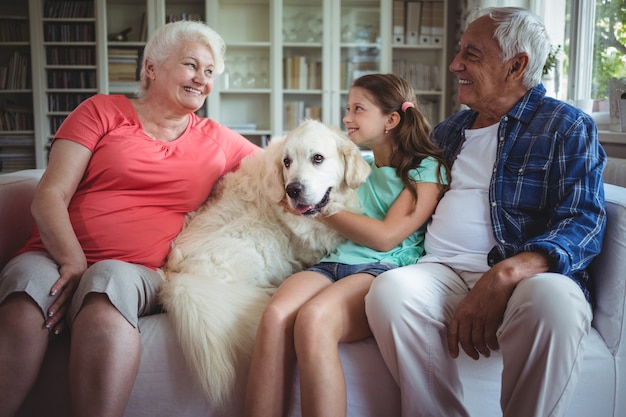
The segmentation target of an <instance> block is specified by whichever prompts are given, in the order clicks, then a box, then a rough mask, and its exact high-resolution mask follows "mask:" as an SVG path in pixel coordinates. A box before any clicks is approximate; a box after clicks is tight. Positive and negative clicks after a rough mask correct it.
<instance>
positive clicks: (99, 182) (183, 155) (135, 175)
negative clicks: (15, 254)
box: [20, 94, 258, 268]
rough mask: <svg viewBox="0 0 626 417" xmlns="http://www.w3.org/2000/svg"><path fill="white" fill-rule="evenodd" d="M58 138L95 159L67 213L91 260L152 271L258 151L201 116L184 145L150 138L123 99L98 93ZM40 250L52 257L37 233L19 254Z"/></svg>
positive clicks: (194, 120) (69, 120) (70, 118)
mask: <svg viewBox="0 0 626 417" xmlns="http://www.w3.org/2000/svg"><path fill="white" fill-rule="evenodd" d="M56 138H63V139H69V140H72V141H74V142H77V143H80V144H81V145H84V146H85V147H87V148H89V150H91V152H92V154H93V155H92V158H91V161H90V162H89V165H88V166H87V170H86V171H85V175H84V177H83V179H82V180H81V182H80V184H79V186H78V189H77V190H76V193H75V194H74V197H73V198H72V200H71V202H70V204H69V208H68V210H69V214H70V219H71V221H72V225H73V227H74V230H75V233H76V235H77V237H78V240H79V241H80V243H81V245H82V247H83V250H84V251H85V255H86V256H87V261H88V262H89V263H90V264H91V263H94V262H97V261H99V260H104V259H118V260H122V261H127V262H132V263H137V264H142V265H145V266H148V267H150V268H158V267H159V266H161V265H162V264H163V262H164V261H165V257H166V256H167V253H168V251H169V248H170V243H171V241H172V240H173V239H174V238H175V237H176V235H177V234H178V233H179V232H180V230H181V228H182V226H183V222H184V217H185V214H186V213H188V212H190V211H193V210H195V209H196V208H198V206H199V205H200V204H202V203H203V202H204V201H205V199H206V198H207V196H208V194H209V192H210V191H211V189H212V188H213V185H214V184H215V182H216V181H217V180H218V179H219V178H220V177H221V176H222V175H224V174H225V173H227V172H229V171H232V170H234V169H235V168H237V167H238V166H239V163H240V161H241V159H242V158H243V157H245V156H246V155H248V154H250V153H252V152H255V151H256V150H257V149H258V147H257V146H256V145H254V144H252V143H251V142H249V141H248V140H247V139H246V138H244V137H243V136H241V135H239V134H238V133H236V132H234V131H232V130H230V129H228V128H226V127H225V126H222V125H220V124H218V123H216V122H214V121H212V120H210V119H205V118H199V117H197V116H196V115H195V114H192V115H191V118H190V123H189V125H188V127H187V129H186V131H185V133H183V134H182V135H181V137H180V138H178V139H176V140H174V141H172V142H161V141H157V140H154V139H151V138H150V137H148V136H147V135H146V134H145V132H144V130H143V127H142V126H141V123H140V122H139V118H138V117H137V113H136V112H135V109H134V107H133V105H132V103H131V102H130V100H128V99H127V98H126V97H125V96H123V95H102V94H99V95H96V96H93V97H91V98H90V99H88V100H86V101H84V102H83V103H81V104H80V106H79V107H78V108H77V109H76V110H75V111H74V112H72V113H71V114H70V115H69V116H68V117H67V119H66V120H65V122H64V123H63V124H62V126H61V127H60V128H59V130H58V132H57V134H56V136H55V139H56ZM53 146H54V142H53ZM34 250H45V248H44V246H43V243H42V242H41V238H40V236H39V233H38V231H37V228H36V227H35V230H34V231H33V235H32V236H31V238H30V239H29V241H28V242H27V243H26V244H25V246H24V247H23V248H22V249H21V250H20V252H27V251H34Z"/></svg>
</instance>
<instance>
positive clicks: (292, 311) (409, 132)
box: [245, 74, 447, 417]
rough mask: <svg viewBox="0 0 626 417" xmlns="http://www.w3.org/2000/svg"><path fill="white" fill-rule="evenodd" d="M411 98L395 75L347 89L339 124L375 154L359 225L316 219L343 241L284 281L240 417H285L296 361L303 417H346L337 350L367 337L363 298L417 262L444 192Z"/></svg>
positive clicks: (352, 220)
mask: <svg viewBox="0 0 626 417" xmlns="http://www.w3.org/2000/svg"><path fill="white" fill-rule="evenodd" d="M414 98H415V93H414V91H413V89H412V88H411V86H410V85H409V84H408V83H407V82H406V81H405V80H403V79H402V78H400V77H398V76H396V75H393V74H371V75H365V76H363V77H361V78H359V79H357V80H356V81H355V82H354V84H353V85H352V88H351V89H350V95H349V99H348V106H347V109H346V110H347V112H346V115H345V116H344V118H343V122H344V124H345V125H346V127H347V129H348V134H349V136H350V139H351V140H352V141H353V142H354V143H356V144H357V145H359V146H363V147H367V148H370V149H371V150H372V151H373V154H374V156H373V158H371V157H369V158H367V159H368V162H369V163H370V165H371V167H372V173H371V174H370V176H369V178H368V180H367V181H366V183H364V184H363V185H362V186H361V187H360V188H359V190H358V191H359V197H360V200H361V206H362V211H363V215H360V214H356V213H351V212H347V211H342V212H340V213H337V214H335V215H332V216H330V217H325V218H323V219H322V221H324V222H326V223H327V224H329V225H330V226H332V227H333V228H335V229H336V230H338V231H339V232H340V233H341V234H342V235H344V236H345V237H346V238H348V239H349V240H348V241H346V242H345V243H343V244H342V245H340V246H339V248H337V250H336V251H335V252H333V253H332V254H330V255H328V256H326V257H325V258H324V259H323V260H322V262H321V263H319V264H317V265H315V266H313V267H311V268H309V269H307V270H305V271H302V272H299V273H296V274H294V275H292V276H291V277H289V278H288V279H287V280H286V281H285V282H284V283H283V284H282V285H281V286H280V287H279V288H278V290H277V291H276V293H275V294H274V296H273V297H272V299H271V300H270V303H269V304H268V306H267V307H266V309H265V311H264V313H263V315H262V317H261V320H260V323H259V327H258V330H257V336H256V343H255V348H254V352H253V355H252V362H251V365H250V372H249V377H248V386H247V392H246V404H245V414H246V416H248V417H252V416H278V415H285V414H287V411H288V407H289V398H288V396H289V393H290V391H291V386H292V372H293V369H294V366H293V365H294V363H295V358H296V357H297V360H298V366H299V371H300V389H301V399H302V415H303V416H323V417H329V416H341V415H345V414H346V412H347V405H346V387H345V380H344V375H343V370H342V367H341V362H340V360H339V351H338V344H339V343H341V342H353V341H357V340H360V339H364V338H366V337H368V336H370V335H371V332H370V329H369V326H368V323H367V317H366V316H365V302H364V297H365V294H366V293H367V292H368V290H369V287H370V284H371V282H372V280H373V279H374V278H375V277H376V276H377V275H379V274H381V273H382V272H384V271H387V270H389V269H391V268H395V267H398V266H404V265H408V264H413V263H415V262H416V261H417V259H418V258H419V257H420V256H421V255H422V253H423V250H424V249H423V240H424V231H425V227H426V222H427V221H428V219H429V218H430V216H431V214H432V213H433V211H434V210H435V206H436V205H437V202H438V201H439V198H440V196H441V194H442V191H443V188H444V187H445V184H447V168H446V167H445V163H444V161H443V159H442V158H441V157H440V156H439V151H438V149H437V148H436V147H435V146H434V145H433V144H432V143H431V142H430V139H429V136H428V135H429V131H430V127H429V125H428V123H427V121H426V119H425V118H424V116H423V115H422V114H421V113H420V112H419V111H418V110H417V108H416V107H415V104H414V101H413V100H414ZM331 284H333V285H331Z"/></svg>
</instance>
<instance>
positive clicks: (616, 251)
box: [590, 184, 626, 355]
mask: <svg viewBox="0 0 626 417" xmlns="http://www.w3.org/2000/svg"><path fill="white" fill-rule="evenodd" d="M604 190H605V199H606V211H607V227H606V233H605V235H604V241H603V244H602V251H601V253H600V254H599V255H598V256H597V257H596V258H595V259H594V260H593V262H592V264H591V269H590V272H591V276H592V278H593V282H594V285H595V300H594V301H595V307H594V313H593V314H594V318H593V323H592V325H593V327H594V328H595V329H596V330H598V332H599V333H600V335H602V337H603V338H604V341H605V342H606V344H607V347H608V348H609V351H610V352H611V353H612V354H613V355H618V354H620V355H626V340H625V339H626V329H625V327H626V307H625V303H626V188H624V187H619V186H616V185H611V184H605V185H604Z"/></svg>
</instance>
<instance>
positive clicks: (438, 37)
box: [431, 1, 445, 45]
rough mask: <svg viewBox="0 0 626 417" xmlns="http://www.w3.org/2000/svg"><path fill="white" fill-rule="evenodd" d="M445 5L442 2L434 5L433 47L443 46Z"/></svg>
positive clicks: (436, 2)
mask: <svg viewBox="0 0 626 417" xmlns="http://www.w3.org/2000/svg"><path fill="white" fill-rule="evenodd" d="M444 15H445V10H444V4H443V2H442V1H435V2H433V3H432V28H431V36H432V37H431V43H432V44H433V45H441V44H442V42H443V37H444V35H445V34H444V30H443V27H444V21H443V19H444Z"/></svg>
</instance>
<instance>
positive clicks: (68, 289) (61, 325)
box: [45, 259, 87, 334]
mask: <svg viewBox="0 0 626 417" xmlns="http://www.w3.org/2000/svg"><path fill="white" fill-rule="evenodd" d="M86 269H87V262H86V261H85V260H84V259H83V261H82V262H80V261H79V262H76V263H72V264H70V263H68V264H63V265H61V266H60V268H59V274H60V277H59V279H58V280H57V281H56V282H55V283H54V285H53V286H52V288H51V289H50V295H51V296H55V295H58V297H57V299H56V300H55V301H54V303H52V305H51V306H50V308H49V309H48V311H47V313H46V321H45V326H46V328H48V329H49V330H50V331H51V332H52V333H54V334H59V333H61V332H63V330H65V326H66V321H65V320H64V319H65V314H66V313H67V310H68V309H69V305H70V303H71V301H72V296H73V295H74V292H75V291H76V287H78V282H79V281H80V278H81V277H82V276H83V274H84V273H85V270H86Z"/></svg>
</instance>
